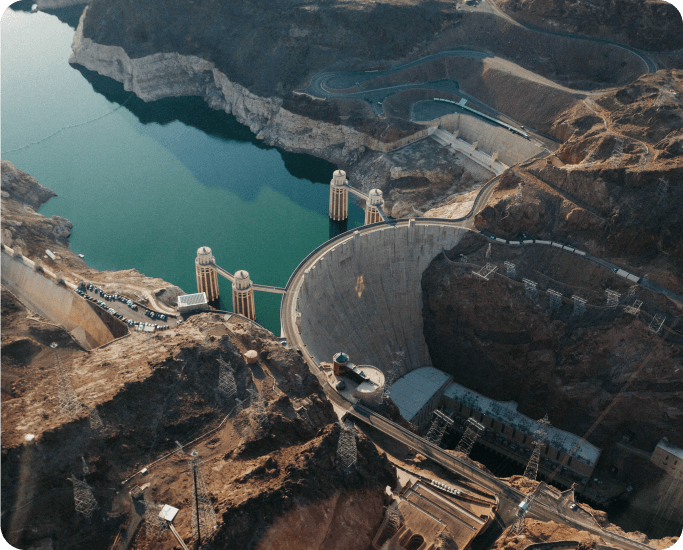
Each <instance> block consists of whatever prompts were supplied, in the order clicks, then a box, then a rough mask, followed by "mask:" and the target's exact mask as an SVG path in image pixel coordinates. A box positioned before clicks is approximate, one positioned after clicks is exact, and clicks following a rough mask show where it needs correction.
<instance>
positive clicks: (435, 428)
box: [425, 416, 448, 447]
mask: <svg viewBox="0 0 683 550" xmlns="http://www.w3.org/2000/svg"><path fill="white" fill-rule="evenodd" d="M447 428H448V426H446V425H445V424H442V423H441V422H440V421H439V417H438V416H435V417H434V419H433V420H432V425H431V426H430V427H429V431H428V432H427V435H426V436H425V439H426V440H427V441H429V442H430V443H432V444H433V445H436V446H437V447H440V446H441V440H442V439H443V436H444V434H445V433H446V429H447Z"/></svg>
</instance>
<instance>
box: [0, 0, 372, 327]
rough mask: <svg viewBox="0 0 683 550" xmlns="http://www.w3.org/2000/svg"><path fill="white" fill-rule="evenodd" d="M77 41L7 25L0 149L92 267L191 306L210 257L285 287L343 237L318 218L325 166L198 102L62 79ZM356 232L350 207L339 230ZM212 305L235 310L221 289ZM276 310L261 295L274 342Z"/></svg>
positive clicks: (34, 24) (48, 18) (54, 22)
mask: <svg viewBox="0 0 683 550" xmlns="http://www.w3.org/2000/svg"><path fill="white" fill-rule="evenodd" d="M73 34H74V29H73V28H72V27H71V26H69V25H68V24H66V23H63V22H62V21H60V20H59V19H58V18H57V17H56V16H55V15H50V14H46V13H35V14H31V13H26V12H22V11H13V10H11V9H10V10H7V11H6V12H5V14H4V15H3V18H2V50H1V51H2V59H1V61H2V145H1V147H2V152H3V154H2V158H3V159H7V160H9V161H11V162H12V163H13V164H14V165H15V166H16V167H17V168H19V169H21V170H23V171H25V172H28V173H29V174H31V175H32V176H33V177H34V178H36V179H37V180H38V181H39V182H40V183H42V184H43V185H45V186H46V187H49V188H50V189H52V190H54V191H55V192H56V193H57V194H58V197H56V198H54V199H52V200H50V201H49V202H48V203H47V204H45V205H44V206H43V207H42V208H41V210H40V211H41V212H42V213H43V214H45V215H46V216H52V215H59V216H62V217H65V218H67V219H69V220H71V222H72V223H73V224H74V229H73V234H72V236H71V246H72V248H73V250H74V252H76V253H82V254H84V255H85V261H86V262H87V263H88V265H90V266H92V267H94V268H96V269H99V270H118V269H129V268H135V269H137V270H139V271H140V272H142V273H144V274H145V275H147V276H150V277H160V278H162V279H164V280H166V281H169V282H170V283H173V284H175V285H178V286H180V287H181V288H182V289H183V290H185V291H186V292H188V293H190V292H195V291H196V282H195V276H194V258H195V255H196V250H197V248H198V247H199V246H203V245H206V246H209V247H211V248H212V249H213V253H214V256H215V257H216V262H217V263H218V264H219V265H221V266H222V267H224V268H225V269H227V270H228V271H232V272H235V271H237V270H238V269H246V270H247V271H249V273H250V274H251V278H252V280H254V281H255V282H257V283H260V284H266V285H277V286H284V285H285V283H286V282H287V279H288V278H289V275H290V274H291V272H292V271H293V270H294V268H295V267H296V266H297V265H298V263H299V262H300V261H301V260H302V259H303V258H304V257H305V256H306V255H307V254H308V253H309V252H310V251H311V250H312V249H313V248H315V247H316V246H318V245H320V244H321V243H323V242H324V241H325V240H327V239H328V238H329V237H330V236H331V235H332V234H335V233H336V232H338V231H339V228H337V227H335V226H331V225H330V222H329V219H328V216H327V208H328V192H329V187H328V184H329V180H330V179H331V177H332V172H333V170H334V169H335V167H334V166H333V165H331V164H329V163H327V162H325V161H321V160H319V159H315V158H313V157H310V156H307V155H295V154H291V153H287V152H285V151H282V150H279V149H276V148H273V147H267V146H264V145H263V144H262V143H260V142H258V141H257V140H256V139H255V138H254V137H253V135H252V134H251V133H250V132H249V130H248V128H246V127H244V126H242V125H240V124H239V123H238V122H237V121H236V120H235V118H234V117H233V116H231V115H227V114H225V113H223V112H219V111H213V110H211V109H209V108H208V107H206V105H205V104H204V102H203V101H202V100H201V99H199V98H177V99H166V100H161V101H156V102H152V103H144V102H143V101H141V100H139V99H138V98H137V97H136V96H134V95H132V94H130V93H129V92H126V91H124V90H123V86H122V85H120V84H118V83H116V82H114V81H112V80H110V79H107V78H104V77H101V76H99V75H97V74H94V73H90V72H89V71H87V70H85V69H82V68H81V69H77V68H75V67H72V66H70V65H69V64H68V59H69V55H70V53H71V41H72V38H73ZM98 117H101V118H98ZM93 119H95V120H93ZM79 124H80V125H79ZM74 125H78V126H74ZM70 126H74V127H70ZM67 127H70V128H67ZM62 128H64V129H62ZM60 129H62V130H61V131H60ZM55 132H57V133H56V134H55ZM52 134H54V135H52ZM50 135H52V136H51V137H49V138H48V139H45V140H43V141H41V140H42V139H43V138H45V137H46V136H50ZM32 142H38V143H36V144H34V145H30V146H29V147H25V148H22V149H18V150H15V149H17V148H19V147H22V146H25V145H26V144H29V143H32ZM362 222H363V212H362V210H361V209H360V208H359V207H357V206H356V205H355V204H354V205H352V206H351V208H350V219H349V223H348V228H349V229H351V228H352V227H356V226H360V225H362ZM221 295H222V299H221V305H222V307H223V308H224V309H232V304H231V299H230V283H229V282H228V281H225V280H221ZM279 306H280V297H279V296H278V295H270V294H263V293H257V295H256V312H257V320H258V321H259V322H260V323H261V324H263V325H264V326H265V327H266V328H268V329H270V330H272V331H273V332H275V333H276V334H279V330H280V321H279Z"/></svg>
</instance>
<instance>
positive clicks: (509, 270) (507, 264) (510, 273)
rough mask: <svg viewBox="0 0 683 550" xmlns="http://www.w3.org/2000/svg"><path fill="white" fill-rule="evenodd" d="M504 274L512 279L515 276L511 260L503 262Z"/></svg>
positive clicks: (515, 270)
mask: <svg viewBox="0 0 683 550" xmlns="http://www.w3.org/2000/svg"><path fill="white" fill-rule="evenodd" d="M505 274H506V275H507V276H508V277H509V278H510V279H514V278H515V277H516V276H517V269H516V267H515V264H513V263H512V262H505Z"/></svg>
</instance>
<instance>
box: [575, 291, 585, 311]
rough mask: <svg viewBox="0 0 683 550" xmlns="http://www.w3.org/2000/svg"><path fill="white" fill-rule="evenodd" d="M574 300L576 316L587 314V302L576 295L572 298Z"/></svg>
mask: <svg viewBox="0 0 683 550" xmlns="http://www.w3.org/2000/svg"><path fill="white" fill-rule="evenodd" d="M572 300H574V315H583V314H584V313H586V300H585V299H584V298H581V297H580V296H577V295H576V294H574V295H573V296H572Z"/></svg>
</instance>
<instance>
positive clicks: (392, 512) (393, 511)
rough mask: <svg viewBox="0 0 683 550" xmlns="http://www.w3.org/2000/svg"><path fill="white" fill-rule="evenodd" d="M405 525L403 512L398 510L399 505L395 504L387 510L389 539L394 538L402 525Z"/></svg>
mask: <svg viewBox="0 0 683 550" xmlns="http://www.w3.org/2000/svg"><path fill="white" fill-rule="evenodd" d="M404 523H405V520H404V519H403V515H402V514H401V511H400V510H399V509H398V503H397V502H395V503H394V504H392V505H391V506H390V507H389V508H387V527H386V530H387V531H388V532H389V533H390V535H389V537H393V536H394V535H395V534H396V533H397V532H398V530H399V529H400V528H401V525H403V524H404Z"/></svg>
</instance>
